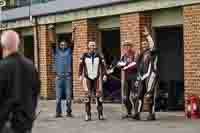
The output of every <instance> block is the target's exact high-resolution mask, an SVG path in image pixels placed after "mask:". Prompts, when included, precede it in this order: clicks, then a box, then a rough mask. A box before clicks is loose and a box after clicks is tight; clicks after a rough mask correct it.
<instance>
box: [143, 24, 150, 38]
mask: <svg viewBox="0 0 200 133" xmlns="http://www.w3.org/2000/svg"><path fill="white" fill-rule="evenodd" d="M143 35H144V36H148V35H149V31H148V30H147V27H146V26H145V27H144V32H143Z"/></svg>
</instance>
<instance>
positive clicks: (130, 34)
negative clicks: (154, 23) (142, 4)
mask: <svg viewBox="0 0 200 133" xmlns="http://www.w3.org/2000/svg"><path fill="white" fill-rule="evenodd" d="M144 26H147V28H148V29H149V31H150V32H151V16H150V15H148V14H146V13H131V14H125V15H121V16H120V34H121V44H123V42H124V41H126V40H129V41H130V42H131V43H132V45H133V48H134V49H135V50H142V48H144V47H147V46H142V42H143V41H144V40H145V38H144V36H143V35H142V32H143V31H144Z"/></svg>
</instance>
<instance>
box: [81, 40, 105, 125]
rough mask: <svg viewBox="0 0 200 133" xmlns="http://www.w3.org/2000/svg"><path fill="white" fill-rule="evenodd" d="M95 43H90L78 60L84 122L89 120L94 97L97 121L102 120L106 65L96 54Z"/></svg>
mask: <svg viewBox="0 0 200 133" xmlns="http://www.w3.org/2000/svg"><path fill="white" fill-rule="evenodd" d="M96 49H97V47H96V42H93V41H90V42H89V44H88V52H86V53H84V54H83V55H82V57H81V59H80V65H79V77H80V80H81V81H82V83H83V88H84V90H85V99H84V102H85V111H86V116H85V121H89V120H91V100H92V97H96V104H97V111H98V119H99V120H103V119H104V118H103V98H102V84H101V83H102V79H101V78H102V75H104V76H103V79H104V80H106V76H105V74H106V64H105V60H104V58H103V56H101V55H100V54H99V53H98V52H97V50H96Z"/></svg>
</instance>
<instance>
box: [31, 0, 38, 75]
mask: <svg viewBox="0 0 200 133" xmlns="http://www.w3.org/2000/svg"><path fill="white" fill-rule="evenodd" d="M31 6H32V0H30V1H29V17H30V22H33V24H34V26H35V32H36V33H35V34H36V36H35V37H36V46H37V69H38V76H39V78H40V48H39V46H40V40H39V29H38V28H39V27H38V26H39V25H38V19H37V16H35V17H34V20H35V21H33V16H32V13H31Z"/></svg>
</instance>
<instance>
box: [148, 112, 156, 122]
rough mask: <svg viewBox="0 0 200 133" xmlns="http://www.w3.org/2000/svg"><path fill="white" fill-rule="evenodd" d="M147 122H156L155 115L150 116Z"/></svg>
mask: <svg viewBox="0 0 200 133" xmlns="http://www.w3.org/2000/svg"><path fill="white" fill-rule="evenodd" d="M147 120H148V121H154V120H156V116H155V114H149V116H148V117H147Z"/></svg>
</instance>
